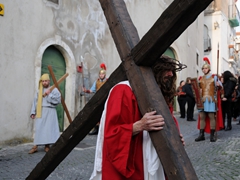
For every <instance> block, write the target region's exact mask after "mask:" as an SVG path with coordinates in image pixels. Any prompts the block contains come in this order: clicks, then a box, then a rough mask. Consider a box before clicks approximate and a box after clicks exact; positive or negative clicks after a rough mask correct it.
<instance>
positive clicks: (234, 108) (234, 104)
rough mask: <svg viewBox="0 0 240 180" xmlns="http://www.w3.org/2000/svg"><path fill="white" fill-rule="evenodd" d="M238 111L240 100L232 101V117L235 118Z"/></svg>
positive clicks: (239, 109) (239, 110)
mask: <svg viewBox="0 0 240 180" xmlns="http://www.w3.org/2000/svg"><path fill="white" fill-rule="evenodd" d="M239 112H240V101H239V100H238V101H236V102H232V117H233V118H235V119H236V118H237V117H238V116H239Z"/></svg>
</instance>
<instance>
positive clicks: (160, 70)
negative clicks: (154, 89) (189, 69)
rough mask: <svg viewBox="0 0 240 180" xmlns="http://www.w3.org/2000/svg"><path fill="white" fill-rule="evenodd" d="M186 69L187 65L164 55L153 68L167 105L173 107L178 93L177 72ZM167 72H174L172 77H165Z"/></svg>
mask: <svg viewBox="0 0 240 180" xmlns="http://www.w3.org/2000/svg"><path fill="white" fill-rule="evenodd" d="M183 68H186V65H183V64H181V63H180V62H179V61H177V60H175V59H172V58H170V57H168V56H165V55H162V56H161V57H160V58H159V60H158V61H157V62H156V63H155V64H154V65H153V66H152V70H153V73H154V76H155V79H156V81H157V84H158V86H159V88H160V89H161V91H162V94H163V96H164V98H165V101H166V103H167V104H168V105H169V106H171V105H173V102H174V96H175V93H176V80H177V75H176V71H179V70H182V69H183ZM166 71H172V73H173V76H172V77H164V74H165V73H166Z"/></svg>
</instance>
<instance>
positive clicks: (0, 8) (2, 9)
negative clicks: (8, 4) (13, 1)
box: [0, 4, 4, 16]
mask: <svg viewBox="0 0 240 180" xmlns="http://www.w3.org/2000/svg"><path fill="white" fill-rule="evenodd" d="M3 15H4V5H3V4H0V16H3Z"/></svg>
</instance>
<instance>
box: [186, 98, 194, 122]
mask: <svg viewBox="0 0 240 180" xmlns="http://www.w3.org/2000/svg"><path fill="white" fill-rule="evenodd" d="M194 106H195V99H193V98H191V97H189V96H188V97H187V119H193V113H194Z"/></svg>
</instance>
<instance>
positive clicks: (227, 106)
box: [222, 101, 232, 127]
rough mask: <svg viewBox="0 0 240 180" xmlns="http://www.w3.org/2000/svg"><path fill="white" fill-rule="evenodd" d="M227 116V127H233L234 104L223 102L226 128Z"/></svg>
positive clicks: (223, 116)
mask: <svg viewBox="0 0 240 180" xmlns="http://www.w3.org/2000/svg"><path fill="white" fill-rule="evenodd" d="M226 115H227V127H232V102H231V101H222V118H223V125H224V127H225V118H226Z"/></svg>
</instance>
